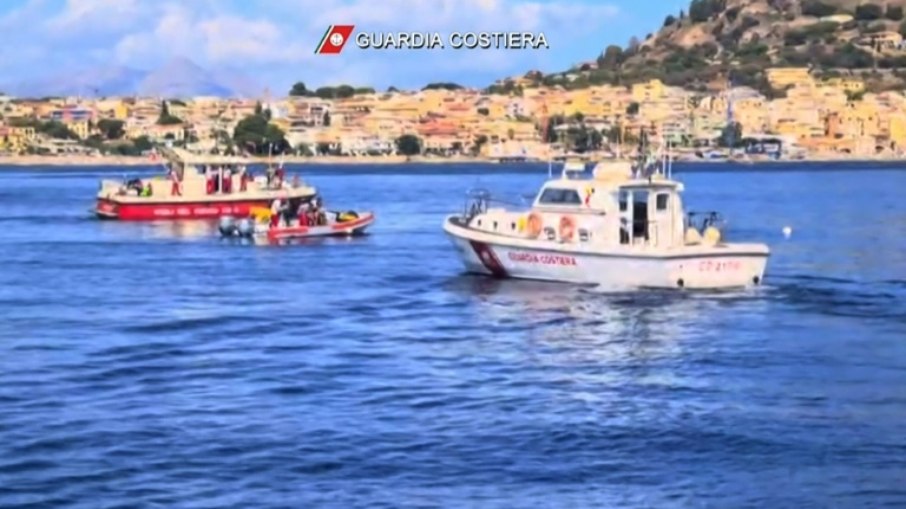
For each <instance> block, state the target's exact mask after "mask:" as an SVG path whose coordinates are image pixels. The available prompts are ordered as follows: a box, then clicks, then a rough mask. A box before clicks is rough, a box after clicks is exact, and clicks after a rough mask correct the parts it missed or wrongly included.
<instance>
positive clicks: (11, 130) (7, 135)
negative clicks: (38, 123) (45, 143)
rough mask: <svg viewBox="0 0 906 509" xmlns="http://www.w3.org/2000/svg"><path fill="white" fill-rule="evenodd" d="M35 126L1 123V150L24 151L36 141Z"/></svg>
mask: <svg viewBox="0 0 906 509" xmlns="http://www.w3.org/2000/svg"><path fill="white" fill-rule="evenodd" d="M34 139H35V128H34V127H6V126H2V125H0V151H6V152H16V153H18V152H24V151H25V148H26V147H27V146H28V145H29V143H31V142H32V141H34Z"/></svg>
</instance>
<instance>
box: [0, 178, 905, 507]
mask: <svg viewBox="0 0 906 509" xmlns="http://www.w3.org/2000/svg"><path fill="white" fill-rule="evenodd" d="M705 169H707V170H708V171H698V170H705ZM304 170H305V173H304V177H305V178H306V179H307V180H308V181H310V182H311V183H312V184H314V185H316V186H318V187H319V188H320V189H321V191H322V193H323V194H324V196H325V201H326V204H327V205H328V206H333V207H337V208H343V209H348V208H355V209H371V210H374V211H375V212H376V213H377V216H378V222H377V223H376V224H375V226H374V228H373V230H372V232H371V235H369V236H366V237H363V238H359V239H352V240H328V241H321V242H315V243H309V244H306V245H294V246H251V245H242V244H237V243H235V242H233V243H230V242H224V241H222V240H221V239H219V238H218V235H217V234H216V231H215V228H214V227H213V226H212V225H209V224H206V223H183V224H153V223H145V224H123V223H113V222H99V221H96V220H94V219H93V218H92V217H91V216H90V215H89V214H88V209H89V208H90V207H91V205H92V197H93V195H94V193H95V192H96V190H97V185H98V179H100V178H103V177H110V176H113V175H116V174H117V173H120V172H119V171H117V172H110V171H108V170H102V169H98V168H86V169H78V170H75V169H66V170H53V169H48V168H40V169H32V170H28V169H10V168H4V169H2V171H0V263H2V265H0V267H2V268H0V305H2V313H0V506H3V507H78V508H106V507H111V508H112V507H168V508H169V507H193V508H194V507H198V508H201V507H236V508H247V507H275V508H276V507H293V508H296V507H331V508H332V507H337V508H356V507H426V508H427V507H456V508H458V507H468V508H473V507H475V508H508V509H509V508H537V507H545V508H546V507H550V508H579V507H582V508H585V507H594V508H599V507H620V508H622V507H657V508H670V507H678V508H680V507H681V508H689V507H713V508H731V507H732V508H738V507H758V508H763V507H771V508H781V507H795V508H806V507H822V508H823V507H846V508H848V507H903V506H906V391H904V388H906V235H904V233H906V200H904V193H906V171H899V170H898V169H878V168H872V167H861V166H846V167H837V168H836V171H823V170H825V169H823V168H820V167H816V166H771V167H754V168H749V167H741V166H716V165H708V166H707V167H700V168H696V167H690V166H686V167H678V170H680V173H679V177H680V178H681V179H682V180H683V181H684V182H685V183H686V185H687V193H686V202H687V205H688V206H689V207H690V208H693V209H699V210H712V209H716V210H721V211H723V212H724V213H725V214H726V215H727V216H728V218H729V231H728V234H729V235H730V237H731V238H734V239H739V240H751V241H765V242H767V243H769V244H770V246H771V248H772V250H773V256H772V258H771V260H770V262H769V266H768V272H767V277H766V281H765V283H766V285H765V286H764V287H762V288H760V289H757V290H753V291H749V292H733V293H717V294H701V293H683V292H665V293H661V292H644V293H626V294H604V293H600V292H596V291H595V290H593V289H591V290H589V289H579V288H575V287H570V286H563V285H551V284H539V283H532V282H520V281H496V280H491V279H486V278H482V277H473V276H467V275H463V273H462V267H461V265H460V262H459V260H458V259H457V258H456V256H455V252H454V250H453V249H452V248H451V246H450V244H449V242H448V241H447V239H445V238H444V235H443V233H442V231H441V222H442V219H443V217H444V215H445V214H447V213H449V212H453V211H457V210H459V209H460V208H461V207H462V205H463V193H464V192H465V191H466V190H467V189H468V188H470V187H476V186H480V187H486V188H490V189H492V190H494V191H497V192H498V193H500V194H501V196H503V197H512V199H513V200H515V199H518V198H516V197H518V196H519V195H522V194H530V193H533V192H534V191H535V190H536V189H537V187H538V186H539V184H540V183H541V182H542V181H543V180H544V179H545V177H546V167H544V166H530V165H529V166H494V167H458V166H429V167H420V166H398V167H381V168H363V167H319V166H316V167H306V168H304ZM128 171H131V172H134V171H136V170H132V169H130V170H128ZM784 226H791V227H792V228H793V234H792V237H791V238H790V239H785V238H784V237H783V235H782V233H781V231H782V229H783V227H784Z"/></svg>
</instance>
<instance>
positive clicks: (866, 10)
mask: <svg viewBox="0 0 906 509" xmlns="http://www.w3.org/2000/svg"><path fill="white" fill-rule="evenodd" d="M882 16H884V9H883V8H882V7H881V6H880V5H878V4H861V5H859V6H857V7H856V19H857V20H859V21H874V20H876V19H881V17H882Z"/></svg>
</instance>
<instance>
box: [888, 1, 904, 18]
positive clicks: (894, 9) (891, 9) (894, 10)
mask: <svg viewBox="0 0 906 509" xmlns="http://www.w3.org/2000/svg"><path fill="white" fill-rule="evenodd" d="M884 17H885V18H887V19H889V20H891V21H901V20H902V19H903V7H902V6H899V5H888V6H887V12H885V13H884Z"/></svg>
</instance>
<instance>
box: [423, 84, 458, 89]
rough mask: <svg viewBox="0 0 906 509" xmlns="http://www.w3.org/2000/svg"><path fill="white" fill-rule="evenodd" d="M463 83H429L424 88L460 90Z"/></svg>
mask: <svg viewBox="0 0 906 509" xmlns="http://www.w3.org/2000/svg"><path fill="white" fill-rule="evenodd" d="M462 88H464V87H463V86H462V85H458V84H456V83H449V82H438V83H428V84H427V85H425V88H423V89H422V90H460V89H462Z"/></svg>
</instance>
